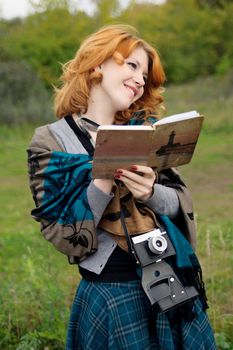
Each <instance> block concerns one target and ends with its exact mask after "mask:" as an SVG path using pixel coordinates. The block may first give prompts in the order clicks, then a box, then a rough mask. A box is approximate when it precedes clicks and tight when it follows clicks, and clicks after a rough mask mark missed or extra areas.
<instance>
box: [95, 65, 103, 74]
mask: <svg viewBox="0 0 233 350" xmlns="http://www.w3.org/2000/svg"><path fill="white" fill-rule="evenodd" d="M94 71H95V72H99V73H101V72H102V65H101V64H100V65H99V66H97V67H95V68H94Z"/></svg>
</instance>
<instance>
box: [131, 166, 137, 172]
mask: <svg viewBox="0 0 233 350" xmlns="http://www.w3.org/2000/svg"><path fill="white" fill-rule="evenodd" d="M130 169H131V170H134V171H136V170H138V167H137V166H136V165H132V166H131V167H130Z"/></svg>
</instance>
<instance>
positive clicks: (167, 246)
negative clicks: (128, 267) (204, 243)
mask: <svg viewBox="0 0 233 350" xmlns="http://www.w3.org/2000/svg"><path fill="white" fill-rule="evenodd" d="M131 242H132V248H133V251H134V255H135V256H136V259H137V260H138V262H139V263H140V265H141V268H142V287H143V289H144V291H145V293H146V295H147V296H148V298H149V300H150V302H151V304H152V305H153V306H154V307H156V308H158V309H159V311H161V312H166V311H169V310H171V309H173V308H176V307H178V306H180V305H181V304H183V303H185V302H187V301H189V300H190V299H192V298H195V297H197V296H198V292H197V291H196V289H195V288H194V287H193V286H190V287H184V286H183V285H182V283H181V282H180V280H179V278H178V277H177V275H176V273H175V272H174V270H173V268H172V267H171V265H170V264H168V263H167V262H166V259H167V258H168V257H171V256H174V255H176V251H175V249H174V247H173V245H172V242H171V240H170V238H169V236H168V235H167V232H166V231H160V229H155V230H153V231H150V232H147V233H144V234H141V235H138V236H133V237H132V238H131Z"/></svg>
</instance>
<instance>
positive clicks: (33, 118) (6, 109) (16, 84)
mask: <svg viewBox="0 0 233 350" xmlns="http://www.w3.org/2000/svg"><path fill="white" fill-rule="evenodd" d="M0 103H1V111H0V123H2V124H8V125H12V124H22V123H25V122H37V121H38V122H39V123H40V122H41V121H42V122H47V121H49V120H50V119H51V115H52V108H51V100H50V95H49V92H48V91H47V90H46V88H45V87H44V85H43V83H42V82H41V80H40V79H39V78H38V76H37V74H36V73H35V72H34V71H33V70H32V69H31V68H29V67H28V66H27V65H26V64H25V63H24V62H16V61H10V62H1V65H0Z"/></svg>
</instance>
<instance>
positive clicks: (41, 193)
mask: <svg viewBox="0 0 233 350" xmlns="http://www.w3.org/2000/svg"><path fill="white" fill-rule="evenodd" d="M27 151H28V170H29V183H30V188H31V192H32V195H33V199H34V202H35V208H34V209H33V210H32V212H31V214H32V217H33V218H34V219H35V220H36V221H39V222H40V224H41V232H42V234H43V235H44V237H45V238H46V239H47V240H48V241H50V242H51V243H52V244H53V245H54V246H55V248H56V249H57V250H58V251H60V252H62V253H63V254H65V255H67V256H68V257H69V260H70V262H71V263H72V262H78V261H81V260H83V259H84V258H85V257H86V256H88V255H90V254H92V253H94V252H95V251H96V250H97V238H96V230H95V227H94V221H93V215H92V213H91V210H90V208H89V207H88V201H87V196H86V191H87V187H88V184H89V182H88V181H86V180H87V179H88V176H89V173H90V171H89V170H90V167H89V166H88V162H87V161H85V162H84V164H83V163H82V164H83V167H82V168H80V169H81V170H80V171H79V164H80V159H79V157H78V156H77V155H68V154H67V153H64V151H63V149H62V148H61V146H60V145H59V144H58V143H57V141H56V139H55V138H54V137H53V135H52V134H51V132H50V130H49V128H48V126H44V127H40V128H38V129H36V131H35V134H34V136H33V138H32V141H31V144H30V146H29V148H28V150H27ZM54 155H55V157H57V158H58V160H57V159H56V158H55V160H54V162H53V163H51V160H52V159H53V156H54ZM71 156H72V157H71ZM59 157H60V158H59ZM83 157H86V158H87V157H88V156H86V155H83ZM59 159H61V161H60V162H59ZM81 159H82V158H81ZM71 170H72V171H71ZM80 174H81V175H82V180H83V181H82V183H79V179H80V176H81V175H80ZM79 216H81V218H80V217H79Z"/></svg>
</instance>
